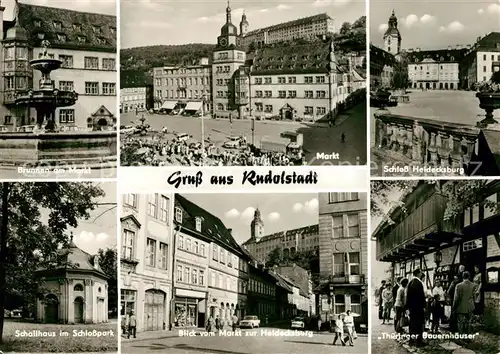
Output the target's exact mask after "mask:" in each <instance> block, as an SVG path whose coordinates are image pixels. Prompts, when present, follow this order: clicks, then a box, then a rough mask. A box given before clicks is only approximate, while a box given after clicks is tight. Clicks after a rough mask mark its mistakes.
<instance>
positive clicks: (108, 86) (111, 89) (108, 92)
mask: <svg viewBox="0 0 500 354" xmlns="http://www.w3.org/2000/svg"><path fill="white" fill-rule="evenodd" d="M102 94H103V95H104V96H114V95H116V84H115V83H114V82H103V83H102Z"/></svg>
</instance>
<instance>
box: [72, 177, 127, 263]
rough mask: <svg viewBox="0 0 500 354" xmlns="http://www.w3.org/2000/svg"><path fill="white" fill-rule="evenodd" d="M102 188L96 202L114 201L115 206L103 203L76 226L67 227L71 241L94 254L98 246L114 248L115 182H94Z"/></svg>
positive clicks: (115, 220) (115, 243) (115, 219)
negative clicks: (100, 196)
mask: <svg viewBox="0 0 500 354" xmlns="http://www.w3.org/2000/svg"><path fill="white" fill-rule="evenodd" d="M96 184H97V185H98V186H100V187H101V188H102V190H103V191H104V193H106V195H105V196H103V197H102V198H99V199H98V200H97V202H98V203H115V206H110V205H103V206H99V207H97V208H96V209H95V210H94V211H92V212H91V214H90V218H89V219H87V220H80V221H79V223H78V227H76V228H70V229H68V231H67V232H68V234H69V233H70V232H71V231H72V232H73V241H74V242H75V244H76V245H77V246H78V247H79V248H80V249H82V250H84V251H85V252H87V253H90V254H96V253H97V251H98V250H99V248H103V249H106V248H116V245H117V242H116V223H117V214H116V200H117V199H116V183H114V182H103V183H96Z"/></svg>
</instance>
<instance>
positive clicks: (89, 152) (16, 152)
mask: <svg viewBox="0 0 500 354" xmlns="http://www.w3.org/2000/svg"><path fill="white" fill-rule="evenodd" d="M116 161H117V132H116V131H93V132H59V133H43V134H36V133H2V134H0V165H4V166H6V165H7V166H12V165H14V166H26V165H31V166H54V167H55V166H74V165H92V166H95V165H101V166H103V167H116Z"/></svg>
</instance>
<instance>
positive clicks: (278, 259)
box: [266, 247, 283, 268]
mask: <svg viewBox="0 0 500 354" xmlns="http://www.w3.org/2000/svg"><path fill="white" fill-rule="evenodd" d="M282 262H283V254H282V252H281V249H280V248H278V247H276V248H275V249H273V250H272V251H271V252H269V254H268V255H267V260H266V266H267V267H269V268H272V267H274V266H275V265H278V266H279V265H281V264H282Z"/></svg>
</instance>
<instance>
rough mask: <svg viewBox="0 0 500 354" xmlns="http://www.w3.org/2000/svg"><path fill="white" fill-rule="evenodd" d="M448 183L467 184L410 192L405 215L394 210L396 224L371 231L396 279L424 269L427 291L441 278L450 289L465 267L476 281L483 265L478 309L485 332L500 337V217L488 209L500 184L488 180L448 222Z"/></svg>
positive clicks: (430, 186) (439, 184) (403, 202)
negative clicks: (446, 189)
mask: <svg viewBox="0 0 500 354" xmlns="http://www.w3.org/2000/svg"><path fill="white" fill-rule="evenodd" d="M447 183H454V184H456V188H460V184H463V183H467V182H464V181H439V182H437V183H436V184H429V183H426V182H425V181H422V182H420V183H419V184H418V185H417V186H416V187H415V188H413V189H412V190H411V191H409V192H408V193H407V195H406V196H405V197H404V198H403V199H402V200H401V207H404V208H405V211H404V212H402V209H401V207H397V208H394V209H393V210H392V211H391V212H390V214H389V217H390V219H391V220H392V221H393V222H394V223H392V224H391V225H389V223H388V222H382V223H381V224H379V226H378V227H377V228H376V229H375V230H374V231H373V233H372V236H373V238H374V239H376V257H377V260H379V261H381V262H388V263H391V265H392V267H393V277H394V278H396V277H398V276H402V277H407V278H408V279H411V277H412V272H413V270H415V269H416V268H419V269H421V270H422V271H423V272H424V274H425V275H426V277H425V286H426V288H427V289H432V287H433V286H434V282H435V281H436V280H440V282H441V284H442V286H443V288H444V289H448V287H449V285H450V283H451V281H452V280H453V277H454V276H455V275H457V274H458V268H459V266H460V265H463V266H464V267H465V270H467V271H469V272H470V274H471V276H472V278H473V277H474V276H476V275H477V272H476V271H475V267H478V269H479V273H480V279H481V290H480V294H481V296H480V299H479V300H480V301H479V303H477V304H475V306H476V308H477V310H478V311H479V313H480V314H481V315H482V316H483V322H484V326H485V327H486V329H487V330H489V331H491V332H494V333H496V334H498V333H500V326H499V323H500V310H499V308H498V303H499V298H500V283H499V280H498V279H499V278H498V275H499V269H500V242H499V240H498V232H499V231H500V230H499V217H500V215H499V214H498V213H497V212H496V210H492V209H491V208H490V207H488V206H487V205H488V203H490V204H491V203H494V204H497V203H498V201H499V200H500V199H499V197H500V184H499V183H498V181H490V182H488V183H487V184H486V186H485V187H484V188H483V189H482V191H481V192H479V193H478V194H477V203H474V204H473V205H472V206H469V207H466V208H464V209H463V210H461V211H460V212H459V216H458V217H456V218H452V219H450V220H447V219H446V218H445V217H444V215H445V214H444V213H445V210H446V209H447V203H448V198H449V197H448V196H447V194H446V193H444V192H443V191H444V190H445V188H446V186H445V185H446V184H447ZM392 280H394V279H392ZM446 306H448V307H449V306H450V303H449V302H447V303H446Z"/></svg>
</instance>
